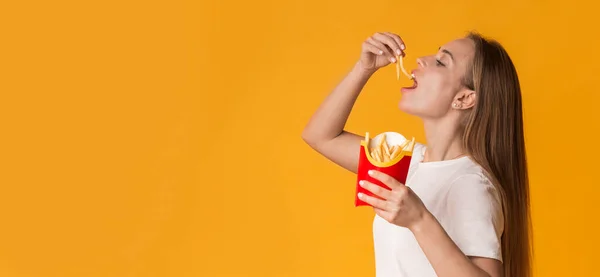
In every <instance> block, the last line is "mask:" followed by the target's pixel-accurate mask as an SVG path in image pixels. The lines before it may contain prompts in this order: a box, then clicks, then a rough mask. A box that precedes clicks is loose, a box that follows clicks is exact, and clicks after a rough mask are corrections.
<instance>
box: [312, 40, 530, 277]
mask: <svg viewBox="0 0 600 277" xmlns="http://www.w3.org/2000/svg"><path fill="white" fill-rule="evenodd" d="M405 49H406V46H405V44H404V42H403V41H402V39H401V38H400V37H399V36H398V35H396V34H393V33H376V34H374V35H373V36H371V37H369V38H368V39H367V40H366V41H365V42H364V43H363V45H362V53H361V56H360V59H359V61H358V62H357V63H356V65H355V66H354V68H353V69H352V71H351V72H350V73H349V74H348V75H347V76H346V78H345V79H344V80H343V81H342V82H341V83H340V84H339V85H338V86H337V87H336V88H335V89H334V90H333V92H331V94H329V96H328V97H327V98H326V99H325V100H324V102H323V103H322V104H321V106H320V107H319V108H318V110H317V111H316V112H315V114H314V115H313V116H312V118H311V119H310V121H309V123H308V125H307V126H306V127H305V130H304V132H303V134H302V137H303V139H304V140H305V141H306V142H307V143H308V144H309V145H310V146H311V147H312V148H313V149H315V150H316V151H318V152H319V153H321V154H322V155H323V156H325V157H327V158H328V159H330V160H331V161H333V162H335V163H337V164H339V165H340V166H342V167H344V168H346V169H348V170H350V171H352V172H356V170H357V167H358V156H359V145H360V141H361V140H362V139H363V137H361V136H359V135H356V134H353V133H351V132H348V131H346V130H344V125H345V123H346V120H347V119H348V116H349V115H350V112H351V110H352V106H353V105H354V103H355V101H356V99H357V98H358V96H359V94H360V92H361V90H362V88H363V86H364V85H365V84H366V83H367V81H368V79H369V78H370V77H371V76H372V75H373V74H374V73H375V72H376V71H377V70H378V69H379V68H382V67H384V66H387V65H389V64H391V63H395V62H397V61H396V58H395V57H397V56H404V51H405ZM417 63H418V67H417V69H415V70H414V71H412V75H413V77H414V78H413V79H414V85H413V86H412V87H410V88H403V89H402V99H401V101H400V103H399V108H400V109H401V110H402V111H404V112H406V113H409V114H412V115H415V116H418V117H419V118H421V119H422V121H423V123H424V129H425V134H426V139H427V144H426V145H422V144H417V145H416V146H415V148H414V152H413V157H412V161H411V165H410V169H409V174H408V178H407V182H406V184H401V183H399V182H398V181H397V180H395V179H393V178H392V177H390V176H388V175H385V174H383V173H381V172H377V171H375V172H372V174H371V176H372V177H374V178H375V179H378V180H380V181H382V182H383V183H385V184H386V185H387V186H388V187H390V188H391V190H387V189H383V188H381V187H379V186H376V185H374V184H372V183H369V182H367V181H361V182H360V183H361V185H362V186H363V187H365V188H366V189H367V190H369V191H371V192H373V193H374V194H375V195H377V196H379V197H381V199H378V198H375V197H370V196H367V195H359V197H360V198H361V199H362V200H363V201H365V202H367V203H369V204H371V205H372V206H373V209H374V211H375V213H376V215H375V219H374V222H373V237H374V244H375V264H376V273H377V276H378V277H401V276H409V277H423V276H441V277H455V276H461V277H470V276H492V277H498V276H506V277H528V276H530V275H531V273H530V271H531V270H530V267H531V264H530V263H531V261H530V260H531V258H530V257H531V247H530V232H529V230H530V220H529V188H528V177H527V164H526V160H525V143H524V138H523V118H522V107H521V91H520V85H519V80H518V77H517V73H516V70H515V67H514V65H513V63H512V61H511V59H510V58H509V56H508V54H507V53H506V51H505V50H504V48H503V47H502V46H501V45H500V44H499V43H497V42H495V41H492V40H488V39H485V38H483V37H482V36H480V35H478V34H474V33H471V34H469V35H468V36H466V37H464V38H459V39H456V40H454V41H451V42H449V43H447V44H446V45H444V46H442V47H440V49H439V51H438V52H437V53H436V54H435V55H431V56H426V57H422V58H419V59H418V60H417Z"/></svg>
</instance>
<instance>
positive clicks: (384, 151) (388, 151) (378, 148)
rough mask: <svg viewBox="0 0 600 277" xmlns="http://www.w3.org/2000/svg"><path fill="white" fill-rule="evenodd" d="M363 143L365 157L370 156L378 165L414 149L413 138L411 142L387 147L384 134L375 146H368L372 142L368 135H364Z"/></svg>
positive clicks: (407, 141)
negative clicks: (365, 143) (365, 145)
mask: <svg viewBox="0 0 600 277" xmlns="http://www.w3.org/2000/svg"><path fill="white" fill-rule="evenodd" d="M365 142H367V147H366V149H365V150H366V152H367V153H366V155H368V156H370V157H371V158H372V159H373V160H375V161H376V162H379V163H385V162H389V161H393V160H395V159H397V158H398V157H399V156H400V155H401V154H402V152H403V151H412V148H413V147H414V143H415V138H414V137H413V138H412V140H404V142H402V143H401V144H399V145H389V144H388V143H387V139H386V135H385V133H384V134H383V135H381V138H380V141H378V142H377V143H376V144H375V145H373V146H371V145H369V144H370V143H371V142H372V140H371V139H370V137H369V133H366V136H365Z"/></svg>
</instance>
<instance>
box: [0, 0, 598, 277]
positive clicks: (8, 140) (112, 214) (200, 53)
mask: <svg viewBox="0 0 600 277" xmlns="http://www.w3.org/2000/svg"><path fill="white" fill-rule="evenodd" d="M588 3H592V1H568V2H564V1H557V0H554V1H473V0H461V1H452V2H448V1H441V0H439V1H340V0H332V1H314V0H311V1H264V0H259V1H237V2H234V1H208V2H207V1H202V0H201V1H200V2H198V1H126V2H124V1H113V0H110V1H64V0H61V1H4V2H3V3H2V4H1V5H0V26H2V27H0V30H1V34H2V35H1V37H2V43H1V46H0V49H1V51H0V68H1V72H0V93H1V98H0V124H1V125H0V127H1V132H2V133H1V135H0V142H1V143H0V161H1V164H0V224H1V227H0V276H11V277H33V276H62V277H71V276H119V277H120V276H157V277H158V276H181V277H183V276H374V262H373V252H372V236H371V221H372V216H373V212H372V210H370V209H368V208H354V207H353V199H354V198H353V197H354V181H355V176H354V175H353V174H351V173H349V172H346V171H344V170H343V169H341V168H340V167H338V166H336V165H334V164H332V163H330V162H329V161H327V160H325V159H324V158H322V157H320V156H319V155H318V154H317V153H315V152H313V151H312V150H311V149H310V148H309V147H308V146H306V145H305V144H304V143H303V142H302V140H301V138H300V134H301V131H302V128H303V127H304V124H305V123H306V122H307V121H308V118H309V116H310V115H311V113H312V112H313V111H314V110H315V109H316V107H317V105H318V104H319V103H320V101H321V100H322V99H323V98H324V97H325V95H326V94H327V93H328V92H329V91H330V90H331V89H333V87H334V86H335V85H336V84H337V82H338V81H340V80H341V78H343V76H344V75H345V74H346V72H347V71H348V70H349V69H350V68H351V66H352V65H353V64H354V63H355V61H356V60H357V58H358V55H359V51H360V44H361V42H362V41H363V40H364V39H366V38H367V37H368V36H369V35H371V34H372V33H373V32H376V31H392V32H397V33H399V34H401V35H402V36H403V38H404V39H405V41H406V44H407V46H408V50H407V54H408V56H407V60H406V63H405V64H406V65H407V67H408V68H412V67H414V62H415V58H416V57H417V56H419V55H424V54H428V53H433V52H435V51H436V49H437V47H438V46H440V45H441V44H443V43H445V42H446V41H448V40H451V39H453V38H456V37H459V36H462V35H463V34H464V33H465V32H466V31H469V30H478V31H480V32H482V33H484V34H485V35H489V36H492V37H494V38H497V39H498V40H500V41H501V42H502V43H503V44H504V45H505V47H506V48H507V50H508V51H509V53H510V54H511V55H512V58H513V59H514V61H515V63H516V66H517V69H518V71H519V74H520V78H521V81H522V88H523V97H524V105H525V106H524V109H525V120H526V122H525V123H526V139H527V147H528V149H527V150H528V154H529V155H528V156H529V164H530V169H531V170H530V173H531V190H532V203H533V219H534V227H535V232H534V234H535V252H536V257H535V267H536V271H535V272H536V276H592V275H593V274H596V272H597V260H598V258H599V256H598V249H599V248H600V238H599V236H598V234H599V233H600V228H599V227H598V222H597V219H598V212H599V211H600V208H598V199H597V198H598V195H599V193H600V189H599V188H598V185H599V184H600V182H599V181H598V179H600V170H598V168H597V166H596V164H595V163H597V159H598V156H599V154H600V151H599V150H598V146H597V142H598V141H599V140H600V136H599V135H598V129H599V124H600V123H599V119H600V116H599V115H598V110H599V108H598V104H599V97H598V94H599V92H598V91H597V82H596V77H597V74H598V72H600V71H599V70H598V69H599V66H598V65H599V64H600V58H599V57H600V56H599V55H598V51H599V50H598V40H597V35H598V33H597V29H596V27H597V26H598V20H597V19H598V15H597V10H598V9H597V6H592V4H588ZM403 82H405V81H403ZM401 84H405V83H402V82H401V83H400V84H399V83H398V82H397V81H395V70H394V68H393V67H388V68H385V69H383V70H381V71H380V72H379V73H377V74H376V76H375V77H373V79H372V80H371V81H370V82H369V84H368V85H367V87H366V88H365V90H364V93H363V95H362V96H361V97H360V99H359V101H358V103H357V105H356V108H355V110H354V112H353V114H352V116H351V118H350V121H349V123H348V126H347V127H348V129H349V130H351V131H354V132H358V133H364V132H367V131H369V132H371V133H373V134H375V133H379V132H382V131H389V130H394V131H398V132H401V133H403V134H405V135H408V136H416V137H417V139H418V140H419V141H421V142H422V141H423V133H422V127H421V125H420V122H419V121H418V120H417V119H416V118H414V117H410V116H408V115H406V114H402V113H401V112H400V111H399V110H398V109H397V108H396V107H397V102H398V100H399V97H400V94H399V87H400V85H401Z"/></svg>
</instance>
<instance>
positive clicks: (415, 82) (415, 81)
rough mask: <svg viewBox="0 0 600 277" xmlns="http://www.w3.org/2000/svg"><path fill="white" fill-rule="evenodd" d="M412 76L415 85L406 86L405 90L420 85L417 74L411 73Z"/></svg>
mask: <svg viewBox="0 0 600 277" xmlns="http://www.w3.org/2000/svg"><path fill="white" fill-rule="evenodd" d="M411 77H412V78H411V79H412V81H413V85H412V86H410V87H404V88H403V90H404V89H415V88H417V86H418V85H419V82H417V78H416V77H415V74H411Z"/></svg>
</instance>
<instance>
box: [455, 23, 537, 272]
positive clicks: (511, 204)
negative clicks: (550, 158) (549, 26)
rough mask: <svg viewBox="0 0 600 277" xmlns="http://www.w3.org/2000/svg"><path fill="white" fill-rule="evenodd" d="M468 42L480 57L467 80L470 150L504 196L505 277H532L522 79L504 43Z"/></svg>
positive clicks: (467, 146)
mask: <svg viewBox="0 0 600 277" xmlns="http://www.w3.org/2000/svg"><path fill="white" fill-rule="evenodd" d="M467 38H469V39H471V40H472V41H473V42H474V43H475V56H474V58H473V62H472V67H471V70H469V72H468V74H466V77H465V80H464V81H465V84H466V85H467V87H469V88H471V89H473V90H474V91H475V93H476V96H477V98H476V99H477V100H476V101H477V102H476V105H475V106H474V108H473V110H472V112H471V113H470V114H469V116H468V119H467V121H466V127H465V133H464V141H463V142H464V147H465V149H466V150H467V152H468V153H469V154H470V156H471V157H472V158H473V160H474V161H475V162H477V163H478V164H479V165H480V166H481V167H483V169H484V170H485V171H486V173H487V174H488V177H489V178H490V180H491V181H492V182H493V183H494V185H495V186H496V187H497V188H498V190H499V191H500V193H501V196H502V205H503V210H504V211H503V212H504V233H503V235H502V259H503V265H504V276H506V277H529V276H531V274H532V273H531V267H532V265H531V263H532V261H531V260H532V255H533V253H532V247H531V245H532V237H531V219H530V212H529V205H530V204H529V179H528V174H527V160H526V156H525V139H524V134H523V114H522V103H521V87H520V84H519V78H518V77H517V71H516V69H515V66H514V64H513V62H512V60H511V59H510V57H509V56H508V54H507V52H506V50H505V49H504V48H503V47H502V46H501V45H500V44H499V43H498V42H496V41H494V40H489V39H486V38H484V37H482V36H481V35H479V34H477V33H469V34H468V35H467Z"/></svg>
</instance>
